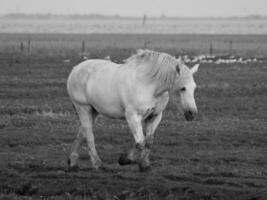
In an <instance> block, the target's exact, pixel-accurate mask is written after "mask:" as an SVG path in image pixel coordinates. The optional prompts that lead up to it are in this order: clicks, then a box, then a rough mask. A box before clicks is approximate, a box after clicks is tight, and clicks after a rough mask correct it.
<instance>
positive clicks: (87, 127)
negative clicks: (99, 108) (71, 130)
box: [70, 104, 102, 169]
mask: <svg viewBox="0 0 267 200" xmlns="http://www.w3.org/2000/svg"><path fill="white" fill-rule="evenodd" d="M75 108H76V111H77V113H78V115H79V118H80V121H81V129H80V131H79V133H78V136H77V138H76V140H75V141H74V145H73V152H72V153H71V156H70V160H71V162H70V166H73V165H76V163H75V162H76V160H77V158H75V156H76V157H77V156H78V153H77V150H78V148H79V146H80V144H81V142H82V140H83V138H85V139H86V141H87V144H88V150H89V155H90V158H91V161H92V164H93V167H94V168H95V169H98V168H99V167H100V166H101V165H102V161H101V160H100V158H99V156H98V154H97V151H96V148H95V139H94V134H93V124H94V121H95V119H96V117H97V112H96V110H95V109H94V108H93V107H91V106H82V105H77V104H75ZM75 159H76V160H75Z"/></svg>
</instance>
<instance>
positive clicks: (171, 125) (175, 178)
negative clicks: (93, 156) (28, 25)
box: [0, 34, 267, 200]
mask: <svg viewBox="0 0 267 200" xmlns="http://www.w3.org/2000/svg"><path fill="white" fill-rule="evenodd" d="M28 37H29V35H25V34H23V35H18V34H0V44H1V46H0V199H114V200H117V199H185V200H188V199H203V200H215V199H240V200H241V199H242V200H243V199H246V200H256V199H257V200H260V199H262V200H264V199H267V189H266V188H267V124H266V121H267V103H266V102H267V66H266V65H267V63H266V62H263V63H253V64H231V65H226V64H220V65H216V64H202V65H201V66H200V69H199V73H198V74H197V75H196V77H195V80H196V82H197V84H198V88H197V91H196V102H197V105H198V110H199V115H198V116H197V118H196V120H195V121H193V122H186V121H185V119H184V118H183V115H182V113H180V112H179V105H178V104H177V98H178V97H177V96H175V95H174V96H173V97H172V98H171V101H170V103H169V105H168V107H167V109H166V111H165V113H164V117H163V121H162V122H161V124H160V126H159V128H158V129H157V131H156V138H155V145H154V146H153V151H152V156H151V159H152V169H151V171H149V172H147V173H140V172H139V171H138V167H137V166H125V167H121V166H119V164H118V163H117V159H118V158H119V155H120V154H121V153H122V152H124V151H126V150H127V149H129V148H130V147H131V145H132V144H133V138H132V136H131V134H130V132H129V129H128V126H127V124H126V123H125V122H124V121H118V120H111V119H107V118H104V117H100V118H99V119H98V121H97V123H96V126H95V133H96V134H95V136H96V145H97V150H98V152H99V155H100V157H101V158H102V160H103V162H105V163H106V165H107V166H108V168H107V169H106V170H98V171H96V170H93V169H92V167H91V163H90V160H89V156H88V155H87V151H86V145H84V146H83V148H82V149H81V159H80V161H79V167H80V169H79V171H77V172H69V171H67V162H66V161H67V157H68V156H69V153H70V147H71V143H72V142H73V140H74V138H75V136H76V131H77V128H78V125H79V123H78V119H77V116H76V115H75V113H74V110H73V108H72V105H71V102H70V101H69V98H68V96H67V93H66V86H65V85H66V79H67V76H68V74H69V73H70V71H71V69H72V67H73V66H74V65H75V64H77V63H78V62H80V61H81V60H82V59H81V55H79V51H80V46H81V41H82V40H85V41H86V46H87V51H88V52H89V53H90V57H92V58H94V57H97V58H104V57H106V56H108V55H110V56H111V58H112V59H113V60H116V61H118V62H120V61H121V60H123V59H125V58H127V57H128V56H129V55H130V54H131V53H133V52H134V49H135V48H141V47H143V43H144V41H146V40H151V41H152V42H151V44H150V46H151V48H155V49H158V50H161V51H167V52H169V53H171V54H173V55H178V54H180V53H191V54H198V53H205V52H207V51H208V45H207V43H205V41H206V42H208V41H209V40H210V38H212V40H213V41H214V44H218V45H216V46H217V47H216V48H215V53H216V52H217V53H223V52H225V51H227V46H226V47H225V48H224V46H223V44H225V42H224V40H226V39H227V40H228V39H230V40H233V41H234V44H235V43H238V45H237V46H236V48H234V50H235V53H236V54H240V55H252V54H253V55H254V56H263V57H267V43H266V41H267V40H266V39H267V36H218V35H217V36H210V37H209V36H203V35H199V36H198V35H196V36H194V35H191V36H190V35H189V36H186V35H177V36H175V35H170V36H167V35H153V36H149V35H145V36H144V35H132V37H131V35H127V36H125V35H88V36H84V35H83V36H81V35H31V36H30V37H31V41H32V49H31V52H30V53H27V52H24V53H19V52H18V49H19V46H18V43H19V42H20V41H22V40H23V41H27V38H28ZM175 38H176V39H175ZM225 38H226V39H225ZM191 39H192V40H191ZM75 44H76V45H75ZM179 44H180V46H179ZM194 44H195V45H194ZM201 44H203V45H201ZM219 44H220V45H221V46H220V45H219ZM258 46H260V47H261V48H260V49H261V50H260V51H259V50H257V47H258ZM89 53H88V54H89ZM66 59H69V62H68V63H65V62H64V60H66Z"/></svg>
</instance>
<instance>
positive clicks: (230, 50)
mask: <svg viewBox="0 0 267 200" xmlns="http://www.w3.org/2000/svg"><path fill="white" fill-rule="evenodd" d="M232 53H233V41H232V40H230V41H229V54H230V55H232Z"/></svg>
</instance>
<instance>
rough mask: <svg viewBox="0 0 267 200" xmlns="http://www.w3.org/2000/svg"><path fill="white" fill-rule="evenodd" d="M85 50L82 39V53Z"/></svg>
mask: <svg viewBox="0 0 267 200" xmlns="http://www.w3.org/2000/svg"><path fill="white" fill-rule="evenodd" d="M84 52H85V41H84V40H83V41H82V53H84Z"/></svg>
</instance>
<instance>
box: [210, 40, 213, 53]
mask: <svg viewBox="0 0 267 200" xmlns="http://www.w3.org/2000/svg"><path fill="white" fill-rule="evenodd" d="M212 55H213V46H212V42H211V43H210V56H212Z"/></svg>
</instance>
